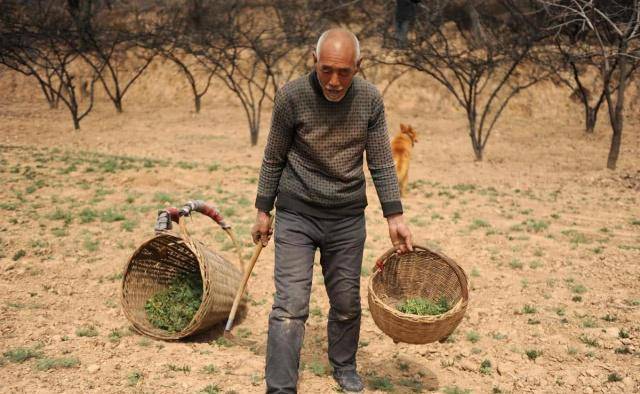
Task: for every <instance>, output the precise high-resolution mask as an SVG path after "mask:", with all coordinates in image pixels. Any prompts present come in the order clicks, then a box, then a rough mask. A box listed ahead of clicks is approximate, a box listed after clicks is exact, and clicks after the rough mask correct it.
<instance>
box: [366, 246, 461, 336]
mask: <svg viewBox="0 0 640 394" xmlns="http://www.w3.org/2000/svg"><path fill="white" fill-rule="evenodd" d="M376 267H377V268H376V271H375V272H374V274H373V275H372V276H371V278H370V279H369V286H368V289H369V296H368V301H369V310H370V311H371V316H372V317H373V320H374V321H375V323H376V325H377V326H378V327H379V328H380V329H381V330H382V331H383V332H384V333H385V334H387V335H388V336H390V337H391V338H392V339H393V340H394V342H405V343H412V344H424V343H430V342H436V341H440V340H443V339H444V338H446V337H448V336H449V335H450V334H451V333H452V332H453V330H454V329H455V328H456V327H457V326H458V324H460V321H461V320H462V318H463V316H464V313H465V311H466V309H467V304H468V302H469V289H468V280H467V276H466V274H465V272H464V270H462V268H460V266H458V264H456V262H455V261H453V260H452V259H450V258H448V257H447V256H445V255H443V254H441V253H437V252H434V251H432V250H429V249H427V248H425V247H422V246H415V245H414V251H413V252H409V253H406V254H402V255H399V254H397V253H395V250H394V249H390V250H389V251H387V252H386V253H385V254H384V255H382V257H380V259H378V261H377V262H376ZM442 296H444V297H446V298H447V300H448V301H449V302H450V303H451V304H452V305H453V307H452V308H451V309H450V310H449V311H447V312H445V313H443V314H441V315H436V316H419V315H412V314H408V313H403V312H400V311H399V310H398V309H397V308H396V306H397V305H398V304H399V303H401V302H402V301H404V300H406V299H408V298H417V297H422V298H426V299H429V300H432V301H436V300H438V299H439V298H440V297H442Z"/></svg>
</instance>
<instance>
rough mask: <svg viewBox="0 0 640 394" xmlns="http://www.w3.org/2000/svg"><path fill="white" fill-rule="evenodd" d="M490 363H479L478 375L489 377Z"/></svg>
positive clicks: (487, 361)
mask: <svg viewBox="0 0 640 394" xmlns="http://www.w3.org/2000/svg"><path fill="white" fill-rule="evenodd" d="M491 372H492V369H491V361H489V360H487V359H484V360H482V363H480V373H481V374H483V375H491Z"/></svg>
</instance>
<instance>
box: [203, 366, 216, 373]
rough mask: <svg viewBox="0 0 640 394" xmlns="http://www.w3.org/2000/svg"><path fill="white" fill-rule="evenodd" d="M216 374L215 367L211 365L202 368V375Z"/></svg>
mask: <svg viewBox="0 0 640 394" xmlns="http://www.w3.org/2000/svg"><path fill="white" fill-rule="evenodd" d="M217 372H218V368H216V366H215V365H213V364H207V365H205V366H204V367H202V373H206V374H209V375H213V374H215V373H217Z"/></svg>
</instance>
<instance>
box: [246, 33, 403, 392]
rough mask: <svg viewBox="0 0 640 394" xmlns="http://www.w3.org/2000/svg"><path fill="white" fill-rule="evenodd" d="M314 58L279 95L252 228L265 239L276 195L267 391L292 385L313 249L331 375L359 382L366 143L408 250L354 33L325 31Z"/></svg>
mask: <svg viewBox="0 0 640 394" xmlns="http://www.w3.org/2000/svg"><path fill="white" fill-rule="evenodd" d="M313 59H314V61H315V70H314V71H313V72H311V73H310V74H309V75H306V76H303V77H302V78H299V79H297V80H295V81H292V82H289V83H287V84H286V85H284V86H283V87H282V88H281V89H280V90H278V93H277V94H276V97H275V104H274V108H273V117H272V124H271V130H270V133H269V138H268V141H267V145H266V147H265V153H264V159H263V161H262V168H261V170H260V180H259V183H258V193H257V198H256V203H255V206H256V208H257V209H258V214H257V218H256V224H255V225H254V226H253V228H252V231H251V232H252V236H253V240H254V242H256V243H257V242H262V243H263V245H266V244H267V243H268V241H269V238H270V235H271V234H272V230H271V229H270V227H269V219H270V214H269V212H270V211H271V210H272V208H273V205H274V201H275V206H276V218H275V219H276V220H275V249H276V250H275V274H274V279H275V286H276V294H275V300H274V304H273V310H272V311H271V314H270V315H269V334H268V340H267V365H266V373H265V377H266V383H267V392H268V393H295V392H296V390H297V389H296V387H297V381H298V366H299V362H300V349H301V347H302V340H303V336H304V325H305V322H306V320H307V317H308V315H309V297H310V293H311V280H312V277H313V260H314V255H315V252H316V249H318V248H319V249H320V254H321V258H320V264H321V265H322V274H323V275H324V283H325V286H326V290H327V294H328V296H329V303H330V306H331V307H330V310H329V319H328V324H327V335H328V341H329V349H328V353H329V361H330V362H331V365H332V367H333V376H334V378H335V379H336V381H337V382H338V383H339V384H340V386H341V387H342V389H344V390H345V391H361V390H362V389H363V384H362V380H361V379H360V377H359V376H358V374H357V372H356V351H357V350H358V339H359V335H360V314H361V307H360V270H361V267H362V254H363V250H364V243H365V238H366V230H365V216H364V209H365V207H366V205H367V196H366V182H365V177H364V171H363V154H364V152H365V151H366V152H367V163H368V166H369V170H370V172H371V176H372V178H373V182H374V184H375V187H376V191H377V193H378V198H379V200H380V202H381V204H382V211H383V215H384V216H385V217H386V218H387V222H388V225H389V235H390V237H391V241H392V243H393V245H395V246H396V248H397V250H398V251H399V252H401V253H404V252H406V251H409V250H412V244H411V233H410V231H409V228H408V227H407V226H406V225H405V223H404V220H403V217H402V204H401V201H400V193H399V191H398V181H397V177H396V173H395V168H394V163H393V159H392V157H391V149H390V146H389V136H388V132H387V126H386V121H385V115H384V105H383V102H382V97H381V95H380V93H379V92H378V90H377V89H376V88H375V87H374V86H373V85H372V84H371V83H369V82H367V81H365V80H363V79H361V78H355V75H356V73H357V72H358V70H359V67H360V62H361V58H360V45H359V43H358V40H357V38H356V37H355V35H353V33H351V32H349V31H346V30H343V29H332V30H328V31H326V32H324V33H323V34H322V35H321V36H320V39H319V40H318V44H317V46H316V51H315V53H314V54H313Z"/></svg>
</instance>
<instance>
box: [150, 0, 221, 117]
mask: <svg viewBox="0 0 640 394" xmlns="http://www.w3.org/2000/svg"><path fill="white" fill-rule="evenodd" d="M206 8H207V4H206V3H205V2H204V1H203V0H190V1H188V2H187V3H186V6H185V4H184V3H180V4H171V3H168V4H164V5H163V7H161V9H160V12H158V13H157V15H156V18H155V21H154V22H155V23H154V26H153V32H154V33H153V34H154V36H155V39H154V40H153V41H152V42H153V43H154V45H156V48H155V49H156V50H157V51H158V53H159V54H160V56H162V57H163V58H164V59H167V60H169V61H171V62H172V63H173V64H175V65H176V66H177V67H178V69H179V70H180V73H181V74H182V75H184V77H185V78H186V79H187V82H188V83H189V86H190V88H191V93H192V95H193V102H194V107H195V112H196V113H200V109H201V107H202V97H203V96H204V95H205V94H207V92H208V91H209V88H210V87H211V81H212V79H213V77H214V75H215V72H216V70H217V68H218V66H217V65H216V64H209V63H208V62H206V61H204V62H203V61H201V60H200V59H199V58H198V56H197V55H196V54H193V53H190V49H191V48H193V45H192V43H194V42H196V41H198V40H199V32H200V31H201V30H202V27H203V19H206V18H203V12H205V9H206Z"/></svg>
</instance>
